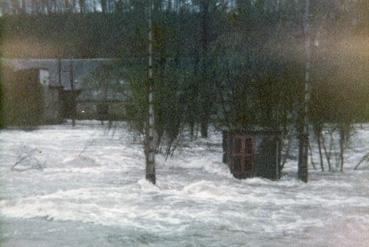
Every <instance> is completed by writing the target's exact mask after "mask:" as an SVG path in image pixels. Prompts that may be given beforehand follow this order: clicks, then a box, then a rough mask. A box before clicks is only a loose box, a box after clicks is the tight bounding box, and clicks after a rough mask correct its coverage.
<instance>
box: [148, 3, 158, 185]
mask: <svg viewBox="0 0 369 247" xmlns="http://www.w3.org/2000/svg"><path fill="white" fill-rule="evenodd" d="M149 4H150V5H149V37H148V38H149V47H148V52H149V54H148V55H149V61H148V65H149V68H148V84H149V85H148V86H149V87H148V90H149V98H148V101H149V121H148V126H147V128H146V136H145V145H146V147H145V156H146V179H147V180H148V181H150V182H151V183H153V184H155V183H156V174H155V140H154V131H155V130H154V127H155V126H154V125H155V118H154V92H153V91H154V79H153V30H152V29H153V28H152V9H153V1H152V0H150V1H149Z"/></svg>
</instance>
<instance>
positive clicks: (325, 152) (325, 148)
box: [322, 136, 332, 171]
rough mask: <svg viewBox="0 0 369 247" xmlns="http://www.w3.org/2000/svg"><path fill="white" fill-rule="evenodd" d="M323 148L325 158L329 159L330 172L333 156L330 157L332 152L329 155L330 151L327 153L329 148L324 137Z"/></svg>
mask: <svg viewBox="0 0 369 247" xmlns="http://www.w3.org/2000/svg"><path fill="white" fill-rule="evenodd" d="M322 146H323V150H324V154H325V157H326V159H327V163H328V170H329V171H332V164H331V155H330V152H329V153H328V151H327V146H326V145H325V138H324V136H322Z"/></svg>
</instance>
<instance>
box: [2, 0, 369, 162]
mask: <svg viewBox="0 0 369 247" xmlns="http://www.w3.org/2000/svg"><path fill="white" fill-rule="evenodd" d="M304 7H305V1H303V0H295V1H291V0H232V1H231V0H229V1H226V0H192V1H185V0H155V1H154V11H153V20H154V66H155V69H154V80H155V102H156V103H155V104H156V108H155V109H156V120H157V121H156V126H157V127H156V129H157V132H158V136H159V138H158V139H159V140H161V139H162V137H169V138H163V139H168V140H170V143H173V140H175V139H176V138H177V137H178V135H179V134H180V133H181V132H182V130H183V129H184V128H188V127H189V129H190V130H191V134H192V135H196V133H197V132H198V131H197V130H199V131H200V133H201V135H202V136H203V137H206V136H207V129H208V126H209V124H213V125H215V126H217V127H219V128H229V129H238V128H244V127H255V126H259V127H260V126H262V127H267V128H273V129H274V128H279V129H282V130H283V135H284V137H285V138H287V137H288V136H291V135H292V134H291V133H294V130H293V129H294V127H295V126H296V123H297V122H298V121H299V116H301V114H300V113H301V111H302V108H303V98H304V95H303V94H304V83H303V82H304V63H305V57H304V52H305V46H304V45H305V39H306V34H305V33H304V29H303V16H304ZM147 9H148V1H145V0H115V1H114V0H101V1H98V0H95V1H88V0H79V1H76V0H65V1H51V0H33V1H32V0H30V1H27V0H22V1H17V0H13V1H3V4H2V13H3V16H2V17H1V18H0V20H1V23H2V25H3V31H2V33H3V55H4V56H5V57H39V58H48V57H52V58H55V57H63V58H66V57H71V58H73V57H75V58H92V57H110V58H118V60H119V62H117V64H116V65H115V66H116V71H115V72H114V76H115V77H116V73H118V74H120V75H121V76H122V77H124V78H126V79H127V80H128V81H129V83H130V86H131V91H132V92H131V94H130V96H131V97H132V101H131V102H132V105H131V107H130V108H129V110H128V113H127V114H128V115H129V117H130V119H132V120H133V122H134V123H135V125H136V127H137V128H138V129H140V130H141V131H143V130H144V126H145V119H146V118H147V116H146V114H147V111H146V110H145V109H147V97H146V95H147V46H148V39H147V33H148V24H147ZM309 22H310V27H311V30H310V38H311V52H312V70H311V71H312V74H311V82H312V86H311V88H312V91H311V101H310V108H309V109H310V110H309V119H310V122H311V126H312V127H313V128H312V130H314V133H315V136H316V140H318V144H319V147H320V146H321V145H323V144H324V143H323V144H322V143H321V138H322V133H323V132H324V131H327V130H329V131H331V132H336V133H337V134H339V136H340V137H341V138H340V140H341V142H342V143H341V142H340V145H339V146H340V147H341V149H342V152H343V149H344V145H343V141H346V140H347V137H348V136H349V130H350V126H351V124H352V123H355V122H363V121H368V119H369V104H368V103H369V83H368V80H369V70H368V68H369V43H368V42H367V41H368V38H369V37H368V34H369V1H367V0H357V1H350V0H340V1H336V0H331V1H320V0H311V16H310V18H309ZM142 85H146V86H144V87H143V86H142ZM332 140H333V139H332ZM323 142H324V141H323ZM321 149H323V147H322V148H321ZM326 156H327V160H329V159H330V157H328V156H329V154H328V155H326ZM321 162H323V161H321ZM322 165H323V164H322ZM329 167H330V168H331V164H329Z"/></svg>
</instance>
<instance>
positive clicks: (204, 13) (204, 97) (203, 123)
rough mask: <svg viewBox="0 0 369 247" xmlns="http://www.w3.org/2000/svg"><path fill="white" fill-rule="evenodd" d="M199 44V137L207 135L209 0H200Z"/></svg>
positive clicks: (208, 106)
mask: <svg viewBox="0 0 369 247" xmlns="http://www.w3.org/2000/svg"><path fill="white" fill-rule="evenodd" d="M201 21H202V23H201V25H202V34H201V46H202V64H201V66H202V82H201V84H202V86H200V89H201V92H200V102H201V114H200V116H201V119H200V127H201V137H202V138H207V137H208V126H209V115H210V104H211V102H210V95H209V94H210V92H209V91H210V87H209V86H210V85H209V59H208V45H209V44H208V43H209V41H208V36H209V35H208V33H209V0H203V1H201Z"/></svg>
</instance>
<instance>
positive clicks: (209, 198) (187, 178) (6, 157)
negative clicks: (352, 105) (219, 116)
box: [0, 122, 369, 247]
mask: <svg viewBox="0 0 369 247" xmlns="http://www.w3.org/2000/svg"><path fill="white" fill-rule="evenodd" d="M352 144H353V148H352V149H350V150H349V151H348V153H347V157H346V160H347V164H348V165H347V167H346V170H345V172H344V173H320V172H311V173H310V180H311V181H310V183H309V184H303V183H301V182H299V181H297V180H296V179H295V175H296V169H295V166H296V162H295V161H291V162H289V163H288V164H287V168H286V169H285V171H284V172H285V173H284V175H283V177H282V179H281V180H280V181H278V182H272V181H268V180H264V179H260V178H254V179H248V180H242V181H241V180H237V179H234V178H233V177H232V176H231V175H230V173H229V171H228V169H227V167H226V166H225V165H224V164H222V163H221V162H220V161H221V158H222V157H221V156H222V154H221V136H220V135H219V134H217V133H214V134H213V135H212V136H211V138H210V139H209V140H198V141H196V142H195V143H189V144H187V145H183V146H181V147H180V148H179V149H178V150H177V151H176V153H175V154H174V157H172V158H170V159H168V160H166V161H165V159H164V158H163V157H159V158H158V167H157V176H158V177H157V179H158V185H157V186H152V185H151V184H149V183H147V182H146V181H145V180H144V179H142V178H143V177H144V157H143V153H142V146H141V144H140V143H139V140H137V139H135V137H134V136H132V135H130V134H129V132H128V131H127V130H126V129H125V128H122V129H119V130H116V131H115V133H113V132H112V131H108V130H106V129H105V127H104V126H101V125H99V124H97V123H96V122H82V123H79V124H78V125H77V126H76V127H71V126H69V125H67V124H66V125H60V126H50V127H42V128H40V129H39V130H35V131H20V130H4V131H1V132H0V179H1V187H0V215H1V222H2V224H1V236H0V237H1V242H0V245H1V246H27V247H28V246H30V247H33V246H369V234H368V233H369V165H367V164H364V165H363V166H362V168H363V169H362V170H361V171H353V170H352V167H353V166H354V165H355V164H356V163H357V162H358V161H359V160H360V158H361V157H362V156H363V155H364V154H365V153H366V152H367V151H369V127H368V126H367V127H366V128H363V129H358V130H357V131H356V134H355V136H354V137H353V139H352ZM314 155H315V154H314Z"/></svg>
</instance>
